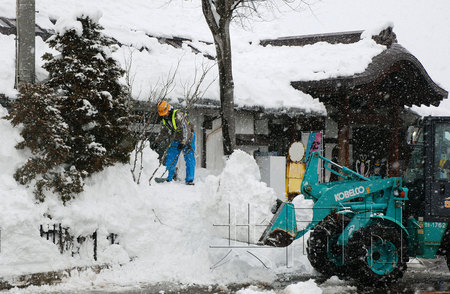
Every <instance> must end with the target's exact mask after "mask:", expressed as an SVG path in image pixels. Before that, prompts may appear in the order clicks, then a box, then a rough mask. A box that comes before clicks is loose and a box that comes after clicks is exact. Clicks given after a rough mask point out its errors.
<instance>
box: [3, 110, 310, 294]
mask: <svg viewBox="0 0 450 294" xmlns="http://www.w3.org/2000/svg"><path fill="white" fill-rule="evenodd" d="M0 109H1V111H2V113H1V114H2V115H5V114H6V111H5V110H4V109H3V108H0ZM0 131H1V132H2V134H3V135H4V138H5V140H4V142H3V143H2V144H1V145H0V146H1V149H0V155H1V156H0V181H1V182H0V187H1V188H0V203H1V210H2V214H1V215H0V224H1V230H2V234H1V237H2V240H1V246H2V247H1V248H2V252H1V253H0V276H1V277H5V278H8V277H9V276H14V275H18V274H24V273H32V272H44V271H57V270H62V269H68V268H73V267H75V266H83V265H92V264H105V263H107V264H110V265H111V266H112V267H111V268H110V269H105V270H103V271H102V272H101V273H100V274H93V273H92V272H91V271H89V270H88V271H83V272H79V273H78V272H74V273H73V275H72V278H69V279H68V280H66V281H65V283H64V284H62V285H60V286H55V287H56V288H55V289H64V290H70V289H73V290H80V289H92V288H94V289H95V288H102V287H104V286H105V285H109V286H110V287H113V288H114V287H131V286H132V285H135V284H137V283H157V282H164V281H165V282H175V283H184V284H190V283H196V284H201V285H207V284H228V283H242V282H247V283H252V282H255V281H261V282H265V283H272V282H273V281H274V280H275V279H276V274H277V273H282V272H290V271H299V272H304V273H311V272H312V268H311V266H310V265H309V262H308V261H307V258H306V255H304V254H300V253H301V252H304V248H303V243H304V240H298V241H296V242H294V244H293V245H292V246H291V248H290V249H289V252H290V253H289V254H288V255H289V260H286V252H287V251H286V249H285V248H266V247H260V246H255V245H254V244H255V242H256V241H257V240H258V238H259V236H260V235H261V233H262V230H264V228H265V225H267V224H268V221H269V220H270V218H271V217H272V214H271V213H270V208H271V206H272V205H273V203H274V201H275V199H276V197H275V193H274V191H273V190H272V189H271V188H268V187H267V186H266V184H265V183H262V182H261V181H260V175H259V169H258V166H257V165H256V162H255V160H254V159H253V158H252V157H251V156H250V155H248V154H247V153H245V152H243V151H239V150H238V151H235V152H234V153H233V154H232V155H231V156H230V157H229V158H228V160H227V161H226V164H225V168H224V170H223V171H222V173H220V174H219V175H208V174H207V173H206V172H200V174H203V176H200V177H198V178H197V180H196V185H195V186H186V185H184V184H182V183H181V182H172V183H163V184H156V183H154V182H152V185H151V186H149V185H148V182H147V179H148V178H149V177H150V175H151V174H152V173H153V171H154V170H155V169H156V168H157V167H158V166H159V163H158V159H157V154H156V153H155V152H154V151H152V150H151V149H150V148H146V150H145V153H144V170H143V174H142V180H141V184H136V183H135V182H133V181H132V177H131V174H130V168H131V166H130V165H129V164H118V165H116V166H113V167H109V168H107V169H105V170H104V171H103V172H100V173H97V174H94V175H93V176H91V177H89V178H87V179H86V180H85V186H84V191H83V192H82V193H81V194H79V196H78V197H76V199H73V200H71V201H70V202H68V203H67V204H66V205H65V206H63V205H62V204H61V202H60V201H59V200H58V197H57V196H56V195H49V196H48V197H47V199H46V201H45V202H44V203H39V204H38V203H35V200H34V196H33V195H32V192H31V189H27V188H26V187H24V186H21V185H19V184H17V183H16V182H15V181H14V179H13V178H12V174H13V172H14V170H15V169H16V168H17V167H18V166H19V165H20V164H23V162H24V161H25V158H26V156H27V151H22V150H21V151H19V150H16V149H15V148H14V146H15V144H16V143H17V142H19V141H21V137H20V135H19V128H13V127H12V126H11V125H10V124H9V122H8V121H6V120H1V121H0ZM162 172H163V169H160V170H159V171H158V172H157V174H156V176H160V175H161V173H162ZM229 208H231V210H229ZM44 214H47V215H51V217H52V219H51V220H49V219H46V218H45V217H44V216H43V215H44ZM230 219H231V221H230ZM46 223H49V224H50V225H52V224H54V223H55V224H59V223H61V225H62V226H63V227H68V228H70V229H69V230H70V234H71V235H73V236H89V235H92V233H93V232H94V231H97V235H98V261H96V262H95V261H94V260H93V257H92V244H90V246H88V245H89V244H87V245H86V246H84V247H82V248H81V250H80V254H76V255H75V256H74V257H72V256H71V254H70V252H65V253H64V254H60V253H59V250H58V247H57V245H54V244H53V243H52V242H51V241H47V240H46V239H44V238H41V237H40V236H39V224H46ZM241 224H244V225H248V227H245V228H244V227H240V226H239V225H241ZM223 225H230V228H231V234H228V231H227V230H226V229H225V230H224V229H223V227H222V226H223ZM110 233H114V234H117V236H118V237H117V241H118V244H115V245H110V244H109V241H108V240H107V236H108V235H109V234H110ZM130 260H133V261H132V262H130ZM288 263H289V267H287V264H288ZM58 287H61V288H58ZM45 289H46V288H42V289H41V290H42V291H45ZM30 291H31V292H33V293H34V292H36V291H38V290H37V289H35V288H33V289H32V290H30ZM56 291H58V290H56Z"/></svg>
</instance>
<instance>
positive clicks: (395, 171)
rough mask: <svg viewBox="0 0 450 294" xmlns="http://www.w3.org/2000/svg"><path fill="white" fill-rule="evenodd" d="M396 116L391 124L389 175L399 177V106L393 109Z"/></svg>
mask: <svg viewBox="0 0 450 294" xmlns="http://www.w3.org/2000/svg"><path fill="white" fill-rule="evenodd" d="M393 115H394V117H393V118H392V120H391V122H390V126H391V140H390V144H389V169H388V176H389V177H398V176H400V162H399V160H400V157H399V151H398V149H399V140H398V135H399V134H398V133H399V121H398V120H399V106H397V105H395V106H394V111H393Z"/></svg>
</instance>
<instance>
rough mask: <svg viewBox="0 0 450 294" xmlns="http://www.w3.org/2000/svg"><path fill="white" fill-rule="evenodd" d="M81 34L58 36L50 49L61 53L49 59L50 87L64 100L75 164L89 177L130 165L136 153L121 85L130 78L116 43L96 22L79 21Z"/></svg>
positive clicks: (67, 33) (50, 42) (49, 56)
mask: <svg viewBox="0 0 450 294" xmlns="http://www.w3.org/2000/svg"><path fill="white" fill-rule="evenodd" d="M77 20H78V21H79V22H81V24H82V33H81V34H80V33H79V32H78V31H76V30H75V29H71V30H67V31H66V32H65V33H64V34H57V35H56V36H55V37H54V38H52V39H50V40H49V46H50V47H51V48H54V49H56V50H57V51H59V52H60V55H58V56H53V55H51V54H49V53H47V54H45V55H44V56H43V59H44V60H46V61H47V62H46V64H45V65H44V68H45V69H46V70H47V71H48V72H49V80H48V82H47V83H48V85H49V86H50V87H52V88H54V89H55V90H56V91H58V93H59V94H60V95H62V96H63V97H64V99H63V100H62V112H63V113H64V114H63V115H64V117H65V118H66V122H67V124H68V125H69V129H70V134H71V142H70V147H71V149H72V151H71V154H70V159H69V161H70V162H71V163H73V165H74V166H75V167H76V169H77V170H79V171H81V172H82V174H83V176H89V175H91V174H92V173H93V172H97V171H100V170H102V169H103V168H104V167H105V166H108V165H112V164H114V163H115V162H123V163H125V162H128V161H129V154H130V152H131V150H132V145H133V144H132V141H131V140H132V139H131V136H130V133H129V132H130V131H129V128H128V127H129V122H130V119H129V118H130V109H129V105H128V103H127V101H128V99H127V97H128V93H127V91H126V88H125V87H124V86H123V85H122V84H120V82H119V78H120V77H121V76H122V75H123V74H124V70H123V69H122V68H120V66H119V65H118V64H117V62H116V61H115V60H114V59H113V58H112V57H111V53H112V48H114V46H115V45H114V40H112V39H111V38H109V37H106V36H104V35H103V34H102V33H101V30H102V29H103V28H102V27H101V26H100V25H99V24H98V23H96V22H95V21H93V20H92V19H91V18H90V17H87V16H82V17H79V18H78V19H77Z"/></svg>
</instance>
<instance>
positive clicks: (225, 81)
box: [202, 0, 243, 155]
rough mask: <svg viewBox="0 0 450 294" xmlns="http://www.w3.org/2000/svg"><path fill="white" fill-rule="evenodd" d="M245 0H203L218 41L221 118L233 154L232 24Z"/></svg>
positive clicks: (225, 142)
mask: <svg viewBox="0 0 450 294" xmlns="http://www.w3.org/2000/svg"><path fill="white" fill-rule="evenodd" d="M241 2H243V1H242V0H202V10H203V15H204V16H205V19H206V23H207V24H208V27H209V29H210V30H211V33H212V35H213V38H214V45H215V47H216V54H217V66H218V68H219V88H220V115H221V117H222V136H223V152H224V154H225V155H230V154H231V153H232V152H233V150H234V149H235V146H236V136H235V121H234V82H233V71H232V64H231V40H230V23H231V19H232V16H233V12H234V11H235V10H236V8H237V7H238V6H239V4H241Z"/></svg>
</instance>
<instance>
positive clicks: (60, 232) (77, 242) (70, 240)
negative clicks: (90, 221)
mask: <svg viewBox="0 0 450 294" xmlns="http://www.w3.org/2000/svg"><path fill="white" fill-rule="evenodd" d="M39 234H40V236H41V237H42V238H44V239H47V240H48V241H50V242H52V243H53V244H55V245H57V246H58V248H59V252H60V253H61V254H62V253H64V252H70V253H71V254H72V256H75V255H77V254H79V253H80V248H81V246H82V245H83V244H84V243H86V242H87V241H90V240H91V241H92V244H93V248H92V253H93V257H94V260H97V244H98V242H97V231H95V232H94V233H92V234H91V235H88V236H78V237H76V238H75V237H74V236H72V235H71V234H70V230H69V228H67V227H63V226H62V225H61V224H46V225H40V227H39ZM117 237H118V235H117V234H114V233H111V234H109V235H108V236H107V239H108V240H109V242H110V244H111V245H112V244H119V243H118V240H117ZM89 243H91V242H89Z"/></svg>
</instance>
